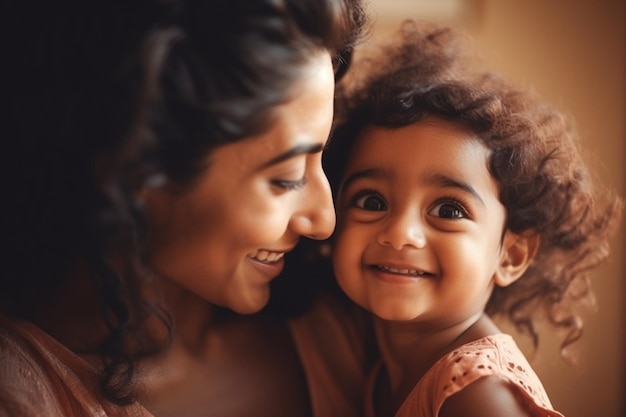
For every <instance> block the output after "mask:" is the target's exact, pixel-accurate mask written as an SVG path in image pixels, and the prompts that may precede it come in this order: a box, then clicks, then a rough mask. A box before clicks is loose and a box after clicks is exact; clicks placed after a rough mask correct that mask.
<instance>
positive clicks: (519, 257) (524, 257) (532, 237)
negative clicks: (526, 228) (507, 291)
mask: <svg viewBox="0 0 626 417" xmlns="http://www.w3.org/2000/svg"><path fill="white" fill-rule="evenodd" d="M537 249H539V235H538V234H536V233H532V232H526V233H523V234H519V235H518V234H515V233H513V232H511V231H508V230H507V232H506V234H505V235H504V239H503V243H502V254H501V255H500V263H499V264H498V269H497V270H496V274H495V283H496V285H497V286H499V287H506V286H508V285H511V284H512V283H514V282H515V281H517V279H518V278H520V277H521V276H522V275H523V274H524V272H526V269H527V268H528V266H529V265H530V263H531V262H532V261H533V259H534V258H535V255H536V254H537Z"/></svg>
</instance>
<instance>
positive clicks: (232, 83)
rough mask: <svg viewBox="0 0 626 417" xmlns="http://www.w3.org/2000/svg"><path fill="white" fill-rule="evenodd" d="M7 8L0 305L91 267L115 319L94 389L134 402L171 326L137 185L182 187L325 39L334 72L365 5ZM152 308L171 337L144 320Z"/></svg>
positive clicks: (266, 113) (45, 292) (19, 312)
mask: <svg viewBox="0 0 626 417" xmlns="http://www.w3.org/2000/svg"><path fill="white" fill-rule="evenodd" d="M48 8H49V10H48ZM44 9H45V10H44ZM15 21H16V22H17V23H19V24H18V25H16V27H15V29H14V35H15V36H16V37H19V38H20V39H21V42H19V45H20V46H19V49H18V51H17V53H16V55H15V56H16V59H15V61H14V62H12V63H11V65H9V67H10V68H9V69H13V70H14V73H12V74H11V81H12V86H11V89H10V91H9V94H10V99H8V100H9V101H11V102H12V104H13V107H12V111H13V113H12V114H11V116H10V117H8V118H7V119H8V120H7V121H8V124H9V127H8V132H9V134H7V136H6V140H4V141H3V147H4V149H3V158H2V162H3V168H4V169H5V170H6V172H7V173H8V175H5V176H3V177H4V179H5V182H6V184H5V187H4V192H5V193H6V195H8V196H9V197H10V198H9V199H8V200H9V201H7V202H6V204H4V208H3V216H2V219H3V223H4V225H3V226H4V227H3V237H2V239H3V241H4V242H5V244H4V245H3V247H5V248H7V250H6V251H5V252H4V255H3V257H4V258H3V260H4V262H3V266H4V271H3V274H2V275H1V278H0V311H2V312H3V313H5V314H9V315H11V316H12V317H17V318H26V319H29V318H32V317H34V316H35V315H36V314H37V311H38V308H39V306H40V305H41V304H42V303H44V302H47V301H48V300H50V299H55V298H56V297H57V295H58V293H57V292H58V291H62V288H63V286H64V285H67V282H68V279H69V278H68V277H69V276H70V275H71V271H73V270H75V269H76V268H77V267H80V268H82V269H83V270H86V271H88V276H89V277H90V278H91V280H92V284H93V286H94V287H95V288H96V290H97V291H98V294H99V297H100V300H99V303H100V304H99V305H94V308H99V309H100V310H101V314H102V317H103V319H104V321H105V322H106V324H107V326H108V328H109V335H108V336H107V337H106V339H105V340H102V342H101V344H100V348H99V352H100V353H101V356H102V359H103V363H104V370H103V373H102V375H103V376H102V382H101V386H102V390H103V392H104V393H105V394H106V395H107V397H108V398H109V399H111V400H112V401H115V402H117V403H120V404H122V403H127V402H129V401H131V400H132V398H133V395H134V394H133V389H132V387H133V384H132V380H133V375H134V373H135V361H136V360H137V359H138V358H140V357H142V356H144V355H148V354H152V353H154V352H158V351H159V350H160V349H162V348H163V347H164V346H166V345H167V343H168V341H169V339H170V337H171V332H172V324H171V322H170V318H169V317H168V315H167V312H166V311H164V309H163V308H162V306H161V305H159V304H158V303H157V302H154V301H148V300H152V298H148V297H147V296H146V291H152V290H153V289H151V287H150V284H151V282H152V281H153V279H154V277H153V276H152V273H150V272H149V271H148V268H146V266H145V262H144V261H143V259H142V246H143V242H144V238H145V236H146V224H145V219H144V213H143V210H142V207H141V205H140V203H139V201H138V198H137V194H138V191H139V190H140V189H141V188H142V187H150V186H153V185H155V184H158V183H159V181H162V179H163V178H167V179H169V180H171V181H175V182H177V183H179V184H180V185H181V186H185V185H189V184H190V183H192V182H193V180H194V179H195V178H196V177H197V175H198V174H199V173H200V172H202V170H203V169H204V168H205V167H204V166H203V161H204V160H205V159H206V155H207V153H209V152H211V150H213V149H215V148H216V147H219V146H221V145H223V144H226V143H229V142H233V141H236V140H241V139H243V138H246V137H249V136H251V135H255V134H259V133H262V132H263V131H264V130H265V129H267V128H268V126H269V124H270V123H271V122H272V117H273V109H274V108H275V107H276V105H277V104H280V103H283V102H286V101H288V100H289V99H291V98H292V97H291V95H292V94H293V91H292V88H291V86H292V85H293V84H294V83H295V81H296V80H298V78H299V77H301V76H302V68H303V67H304V66H305V65H306V64H307V63H308V62H309V61H310V56H311V55H312V54H313V53H316V52H317V51H324V50H326V51H328V52H330V54H331V57H332V58H333V63H334V66H335V69H336V78H337V79H338V78H340V77H341V76H342V74H343V73H344V72H345V69H346V68H347V66H348V65H349V63H350V60H351V55H352V50H353V48H354V46H355V44H356V43H357V42H358V40H359V38H360V36H361V33H362V30H363V29H364V28H365V23H366V14H365V11H364V7H363V5H362V4H361V2H360V0H237V1H233V0H214V1H204V0H162V1H159V0H130V1H117V0H113V1H111V0H108V1H96V2H88V3H86V4H83V3H81V2H61V3H58V2H55V3H51V4H50V5H48V6H45V5H42V7H41V8H38V9H37V10H34V11H33V10H25V11H23V13H21V14H19V15H17V16H16V18H15ZM120 259H121V261H120ZM146 287H148V288H147V289H146ZM154 317H157V318H158V319H159V320H160V322H161V323H162V325H163V326H164V328H165V329H166V332H165V333H166V334H167V335H166V336H165V338H158V339H157V340H155V338H154V337H151V336H149V335H150V333H149V332H147V331H146V329H147V326H148V322H152V319H153V318H154Z"/></svg>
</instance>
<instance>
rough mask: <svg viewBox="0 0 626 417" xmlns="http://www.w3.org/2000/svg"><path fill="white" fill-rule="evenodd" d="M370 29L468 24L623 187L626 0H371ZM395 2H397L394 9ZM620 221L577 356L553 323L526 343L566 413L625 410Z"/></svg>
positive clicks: (605, 416) (491, 55)
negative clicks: (561, 344) (569, 358)
mask: <svg viewBox="0 0 626 417" xmlns="http://www.w3.org/2000/svg"><path fill="white" fill-rule="evenodd" d="M370 2H371V5H370V11H371V12H372V13H373V14H374V16H375V18H376V26H375V35H377V34H384V33H386V32H388V31H390V30H392V28H395V27H396V26H397V22H398V21H399V20H400V19H401V18H405V17H410V16H414V17H416V18H425V19H430V20H438V21H442V22H445V23H447V24H450V25H452V26H457V27H460V28H462V29H463V30H465V31H466V32H468V33H469V34H470V35H471V36H472V37H473V38H474V39H475V41H476V46H477V48H478V49H479V50H480V51H481V52H482V53H483V55H485V56H486V57H487V59H488V61H489V62H490V63H491V65H493V68H494V69H496V70H498V71H500V72H501V73H503V74H505V75H507V76H508V77H509V78H510V79H512V80H514V81H516V82H518V83H522V84H530V85H532V86H534V88H535V90H537V91H538V92H539V93H540V94H541V95H543V97H545V98H546V99H547V100H548V101H550V102H553V103H555V104H557V105H558V106H559V107H560V108H561V109H563V110H565V111H566V112H568V113H570V114H572V115H573V116H574V117H575V118H576V120H577V124H578V127H579V129H580V131H581V133H582V136H583V144H584V147H585V149H586V150H588V154H587V156H588V159H589V162H590V163H591V165H592V167H593V169H595V170H596V172H597V173H598V174H599V177H600V178H601V180H602V181H603V182H605V183H606V184H607V185H609V186H610V187H612V188H613V189H615V190H617V191H618V192H619V194H620V195H622V196H624V195H626V185H625V183H626V172H625V168H624V167H625V166H626V122H625V120H626V1H625V0H593V1H592V0H524V1H519V0H474V1H472V0H458V1H457V0H370ZM398 11H400V12H398ZM625 231H626V228H625V227H624V224H622V227H621V229H620V232H619V233H618V236H616V237H615V239H614V240H613V242H614V246H613V258H612V260H611V261H610V263H609V264H607V265H606V266H604V267H602V268H601V269H600V270H598V271H596V272H595V273H594V274H593V276H592V281H593V286H594V289H595V291H596V296H597V301H598V310H597V312H595V313H593V314H590V315H587V316H586V325H585V334H584V337H583V339H582V341H581V342H579V344H578V349H579V352H580V354H579V355H580V363H579V364H578V366H577V367H572V366H570V365H568V364H566V363H564V362H563V361H562V360H561V358H560V357H559V354H558V352H557V351H556V346H555V344H554V343H555V340H554V339H553V337H552V335H551V334H550V333H547V334H542V335H541V337H542V338H541V339H540V352H538V353H535V354H534V356H533V354H532V352H531V353H530V359H531V361H532V363H533V365H534V367H535V369H536V370H537V373H538V374H539V376H540V377H541V378H542V380H543V381H544V384H545V386H546V389H547V390H548V393H549V395H550V397H551V399H552V402H553V403H554V405H555V407H556V408H557V409H558V410H560V411H561V412H563V413H564V414H565V415H566V416H567V417H623V416H626V359H625V354H626V330H625V329H626V307H625V306H626V260H625V258H626V256H625V255H626V249H625V239H624V235H625V234H626V233H625Z"/></svg>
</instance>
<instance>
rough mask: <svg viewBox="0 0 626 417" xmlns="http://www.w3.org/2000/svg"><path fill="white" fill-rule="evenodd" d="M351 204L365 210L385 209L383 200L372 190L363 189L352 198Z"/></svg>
mask: <svg viewBox="0 0 626 417" xmlns="http://www.w3.org/2000/svg"><path fill="white" fill-rule="evenodd" d="M352 206H354V207H358V208H360V209H363V210H367V211H383V210H386V209H387V205H386V204H385V200H384V199H383V198H382V197H381V196H380V195H378V194H377V193H376V192H374V191H370V190H363V191H361V192H359V193H357V194H356V195H355V196H354V198H353V199H352Z"/></svg>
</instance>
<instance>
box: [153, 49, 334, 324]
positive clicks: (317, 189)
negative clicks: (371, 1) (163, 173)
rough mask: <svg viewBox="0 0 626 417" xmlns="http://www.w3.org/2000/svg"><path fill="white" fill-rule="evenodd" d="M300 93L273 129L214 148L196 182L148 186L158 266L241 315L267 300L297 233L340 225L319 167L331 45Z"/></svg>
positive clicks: (328, 108)
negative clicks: (180, 185)
mask: <svg viewBox="0 0 626 417" xmlns="http://www.w3.org/2000/svg"><path fill="white" fill-rule="evenodd" d="M294 93H295V94H293V95H292V97H293V99H292V100H291V101H289V102H287V103H285V104H282V105H280V106H279V107H277V108H276V111H275V119H274V123H273V124H272V126H271V127H270V129H269V130H268V131H267V132H265V133H263V134H261V135H259V136H255V137H251V138H247V139H244V140H241V141H238V142H235V143H231V144H227V145H224V146H222V147H219V148H217V149H216V150H214V151H213V152H211V154H210V155H209V156H208V159H207V162H208V163H207V167H208V168H207V169H206V171H205V172H204V173H203V174H202V176H201V177H200V178H199V179H198V181H197V182H196V183H194V184H193V186H192V187H191V188H190V189H185V190H182V191H181V190H180V189H178V190H177V189H176V188H175V186H173V185H165V186H163V187H161V188H157V189H148V190H145V191H144V192H143V197H144V198H145V203H146V206H147V209H148V217H149V230H150V236H149V258H150V259H149V260H150V262H151V266H152V267H153V269H154V270H155V272H157V273H158V274H159V275H160V276H164V277H166V278H167V279H169V280H171V281H173V282H174V283H176V284H178V285H180V286H182V287H184V288H185V289H187V290H188V291H191V292H192V293H195V294H196V295H198V296H200V297H202V298H204V299H206V300H208V301H209V302H211V303H214V304H216V305H220V306H223V307H227V308H230V309H231V310H233V311H235V312H238V313H252V312H256V311H258V310H260V309H261V308H262V307H264V306H265V304H266V303H267V301H268V298H269V283H270V281H271V280H272V279H274V278H275V277H276V276H277V275H278V274H279V273H280V272H281V270H282V268H283V264H284V259H283V256H284V255H285V253H287V252H289V251H290V250H292V249H293V248H294V246H295V245H296V243H297V242H298V239H299V238H300V236H306V237H310V238H314V239H324V238H327V237H328V236H329V235H330V234H331V233H332V231H333V228H334V226H335V216H334V209H333V205H332V198H331V195H330V187H329V184H328V181H327V179H326V176H325V174H324V172H323V170H322V165H321V153H322V149H323V148H324V146H325V144H326V141H327V139H328V135H329V132H330V127H331V122H332V117H333V107H332V103H333V94H334V75H333V69H332V65H331V61H330V57H329V55H328V54H327V53H320V54H319V55H318V56H315V57H313V58H311V61H310V64H309V66H308V69H307V70H306V71H305V72H304V73H303V75H302V77H301V79H300V81H299V83H298V84H297V85H296V86H295V90H294Z"/></svg>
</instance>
